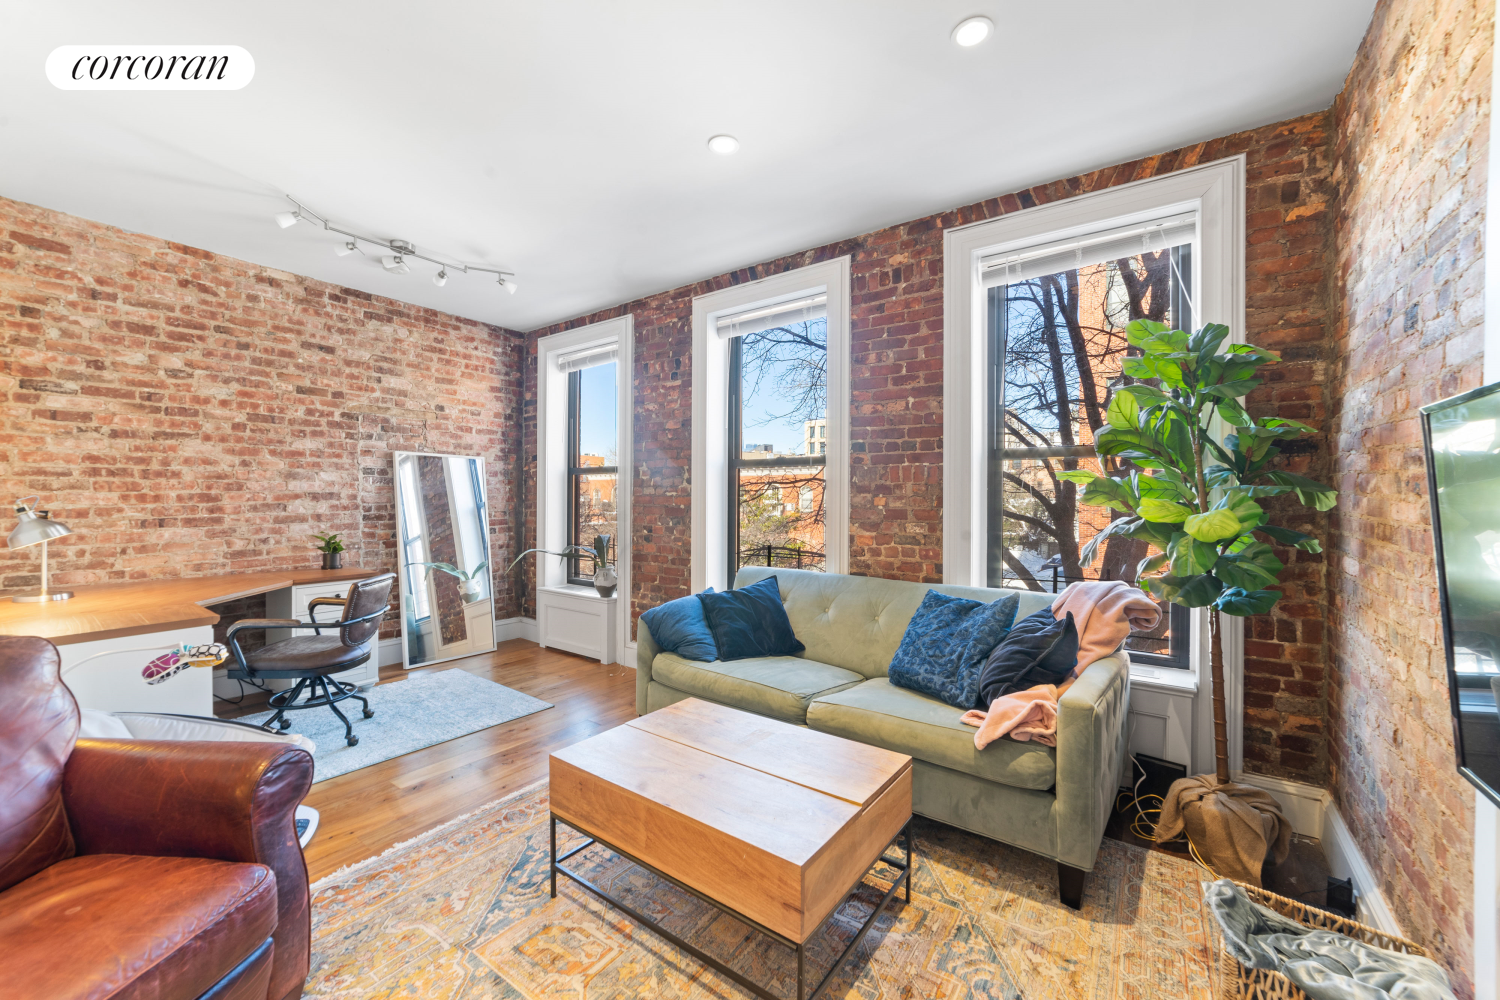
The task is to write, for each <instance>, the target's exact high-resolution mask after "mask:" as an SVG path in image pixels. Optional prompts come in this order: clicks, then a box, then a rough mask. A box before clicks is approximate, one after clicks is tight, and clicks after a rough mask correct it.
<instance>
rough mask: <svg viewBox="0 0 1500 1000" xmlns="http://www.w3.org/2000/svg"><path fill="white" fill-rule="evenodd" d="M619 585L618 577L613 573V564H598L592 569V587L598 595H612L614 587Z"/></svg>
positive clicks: (613, 594)
mask: <svg viewBox="0 0 1500 1000" xmlns="http://www.w3.org/2000/svg"><path fill="white" fill-rule="evenodd" d="M619 585H620V578H619V577H618V576H616V575H615V568H614V567H613V566H609V565H604V566H600V567H599V568H598V569H596V570H595V571H594V589H595V590H597V591H598V592H599V596H600V597H614V596H615V588H616V587H618V586H619Z"/></svg>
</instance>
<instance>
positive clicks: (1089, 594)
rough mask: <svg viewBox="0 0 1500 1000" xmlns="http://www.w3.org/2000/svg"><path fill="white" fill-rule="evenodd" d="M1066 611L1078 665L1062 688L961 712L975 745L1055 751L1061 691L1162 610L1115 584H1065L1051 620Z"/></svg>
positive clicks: (1041, 687)
mask: <svg viewBox="0 0 1500 1000" xmlns="http://www.w3.org/2000/svg"><path fill="white" fill-rule="evenodd" d="M1070 611H1071V612H1073V621H1074V623H1075V624H1076V625H1077V626H1078V665H1077V666H1075V667H1074V668H1073V676H1072V677H1069V678H1068V679H1067V680H1066V681H1064V682H1063V683H1061V684H1038V685H1037V686H1036V687H1032V688H1027V689H1026V690H1025V691H1017V692H1015V693H1013V694H1007V695H1002V696H1001V697H999V698H996V699H995V700H994V701H993V702H991V703H990V710H989V711H988V712H981V711H979V710H978V709H974V710H972V711H969V712H965V713H964V715H963V722H964V724H965V725H970V726H975V727H977V728H978V732H976V733H975V734H974V746H976V747H978V748H979V749H980V750H983V749H984V748H985V747H987V746H989V745H990V744H991V743H993V742H995V741H996V740H998V739H999V738H1000V737H1002V736H1006V735H1009V736H1010V738H1011V739H1014V740H1023V741H1024V740H1034V741H1036V742H1037V743H1041V744H1044V745H1046V746H1049V747H1055V746H1057V702H1058V699H1060V698H1061V697H1062V694H1063V692H1064V691H1066V690H1067V689H1068V688H1069V687H1070V686H1071V685H1072V683H1073V681H1074V680H1076V679H1077V678H1078V675H1080V674H1082V673H1083V671H1084V670H1085V669H1086V668H1087V667H1088V665H1089V664H1091V663H1093V662H1094V661H1095V660H1102V659H1103V658H1104V657H1106V656H1109V655H1110V654H1111V653H1113V652H1114V651H1115V650H1117V649H1119V648H1120V644H1121V643H1123V642H1124V641H1125V637H1126V636H1128V635H1129V634H1130V632H1131V630H1132V629H1135V630H1141V631H1146V630H1149V629H1153V628H1155V627H1156V625H1157V623H1158V622H1159V621H1161V608H1159V607H1157V605H1156V602H1155V601H1153V600H1151V598H1150V597H1147V596H1146V594H1145V593H1143V592H1142V591H1140V590H1137V589H1136V588H1135V587H1132V586H1130V585H1129V584H1128V583H1122V582H1120V581H1119V580H1088V581H1085V582H1083V583H1070V584H1068V586H1067V587H1066V588H1065V589H1064V590H1063V592H1062V593H1060V594H1058V595H1057V599H1056V600H1054V601H1053V602H1052V616H1053V617H1054V618H1064V617H1066V616H1067V614H1068V612H1070Z"/></svg>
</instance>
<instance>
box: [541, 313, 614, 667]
mask: <svg viewBox="0 0 1500 1000" xmlns="http://www.w3.org/2000/svg"><path fill="white" fill-rule="evenodd" d="M610 347H613V348H615V349H616V350H617V351H618V352H619V357H618V358H616V359H615V379H616V381H615V398H616V404H617V406H618V415H617V417H616V425H615V426H616V427H617V434H618V435H619V453H620V457H619V464H618V468H619V470H620V471H619V473H618V475H617V478H616V481H615V509H616V512H617V517H618V526H617V527H616V529H615V531H616V538H615V574H616V575H617V576H618V577H619V581H620V585H619V588H618V589H617V590H616V591H615V593H616V594H617V595H618V596H619V613H618V614H617V615H616V617H617V619H618V622H617V628H618V632H619V636H618V638H617V640H616V646H615V648H616V649H619V650H625V651H626V655H625V656H623V657H622V659H625V660H628V661H629V663H630V664H631V665H634V663H635V659H634V655H633V654H634V650H635V643H634V642H632V641H630V524H631V521H630V509H631V500H632V494H633V492H634V491H633V489H632V486H633V484H634V481H635V426H634V419H633V418H634V413H635V408H634V406H633V405H632V399H633V391H634V389H633V382H634V378H633V375H632V373H633V371H634V368H633V359H634V357H635V317H634V316H632V315H631V314H629V313H627V314H625V315H624V316H620V317H617V318H615V319H608V320H604V321H602V322H599V323H590V324H589V325H588V326H580V327H577V328H576V329H573V330H565V331H564V332H562V333H554V334H552V335H551V336H550V337H542V338H540V339H539V340H538V341H537V345H536V362H537V379H536V383H537V421H536V443H537V456H536V457H537V462H536V468H537V475H536V545H537V547H538V548H543V549H551V550H552V551H554V552H559V551H561V550H562V548H563V546H565V545H567V544H568V373H567V372H563V371H559V370H558V367H557V360H558V357H559V356H561V355H564V354H572V353H574V352H577V351H582V350H585V349H591V348H600V349H607V348H610ZM567 582H568V573H567V564H566V563H565V562H564V561H563V560H561V559H558V558H556V557H555V556H545V555H540V554H538V556H537V558H536V586H537V588H538V589H541V588H542V587H561V586H564V585H566V584H567Z"/></svg>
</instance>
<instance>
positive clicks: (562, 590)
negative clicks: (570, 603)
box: [537, 583, 620, 601]
mask: <svg viewBox="0 0 1500 1000" xmlns="http://www.w3.org/2000/svg"><path fill="white" fill-rule="evenodd" d="M537 590H538V591H541V592H545V593H549V594H566V595H568V596H569V597H585V598H591V599H593V600H595V601H617V600H619V599H620V591H619V589H618V588H617V589H616V590H615V594H614V596H613V597H600V596H599V592H598V591H597V590H595V589H594V588H593V587H581V586H579V585H578V584H576V583H564V584H560V585H558V586H556V587H538V588H537Z"/></svg>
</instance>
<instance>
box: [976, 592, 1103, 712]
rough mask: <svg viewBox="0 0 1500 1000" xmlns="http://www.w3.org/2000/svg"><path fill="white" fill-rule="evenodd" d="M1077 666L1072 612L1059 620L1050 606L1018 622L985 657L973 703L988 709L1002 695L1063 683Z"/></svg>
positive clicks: (1075, 629) (1075, 630) (1076, 648)
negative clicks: (1041, 685) (1043, 685)
mask: <svg viewBox="0 0 1500 1000" xmlns="http://www.w3.org/2000/svg"><path fill="white" fill-rule="evenodd" d="M1077 665H1078V626H1077V625H1075V624H1074V622H1073V612H1071V611H1069V612H1068V616H1067V617H1066V618H1064V619H1062V620H1061V621H1059V620H1058V619H1056V618H1054V617H1052V609H1051V608H1043V609H1042V610H1040V611H1038V612H1036V613H1035V614H1030V615H1027V616H1026V617H1025V618H1022V619H1021V620H1020V621H1018V622H1016V625H1015V627H1014V628H1012V629H1011V630H1010V634H1009V635H1007V636H1006V637H1005V641H1004V642H1002V643H1000V645H998V646H996V647H995V651H994V652H993V653H991V654H990V655H989V658H988V659H987V660H985V662H984V669H983V670H981V671H980V672H979V698H978V700H977V701H975V702H974V704H975V706H977V707H979V708H983V709H988V708H989V707H990V702H992V701H994V700H995V699H996V698H998V697H1000V696H1001V695H1005V694H1014V693H1015V692H1017V691H1025V690H1026V689H1027V688H1029V687H1036V685H1038V684H1061V683H1062V682H1063V681H1064V680H1066V679H1067V677H1068V675H1069V674H1071V673H1072V672H1073V668H1074V667H1076V666H1077Z"/></svg>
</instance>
